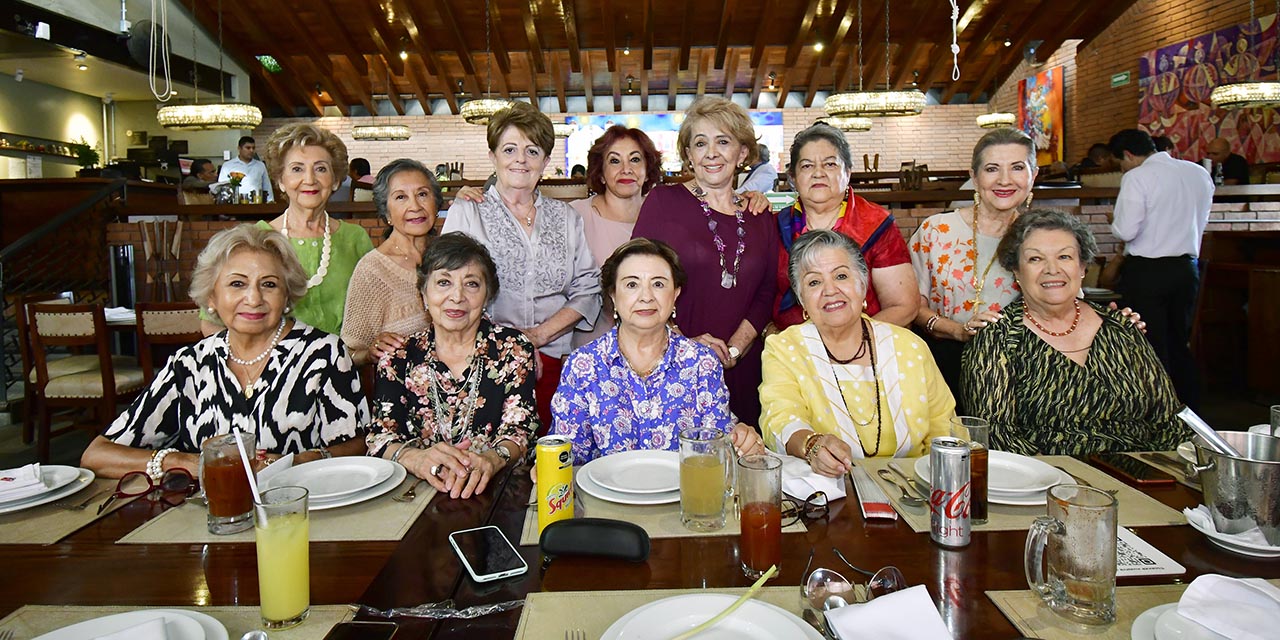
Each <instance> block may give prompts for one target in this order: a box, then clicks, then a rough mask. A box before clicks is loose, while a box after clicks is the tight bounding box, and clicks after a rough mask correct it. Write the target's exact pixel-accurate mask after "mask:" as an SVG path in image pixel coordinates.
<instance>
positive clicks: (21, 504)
mask: <svg viewBox="0 0 1280 640" xmlns="http://www.w3.org/2000/svg"><path fill="white" fill-rule="evenodd" d="M71 468H72V469H75V467H71ZM76 472H77V473H76V478H75V479H74V480H73V481H71V482H69V483H67V484H65V485H63V486H62V487H60V488H59V489H57V490H56V491H49V492H46V493H41V494H39V495H34V496H31V497H28V498H27V499H25V500H18V501H15V502H6V503H4V504H0V514H3V513H14V512H15V511H22V510H23V509H30V508H31V507H38V506H40V505H42V504H49V503H50V502H54V501H56V500H61V499H63V498H65V497H67V496H70V495H72V494H75V493H76V492H78V491H80V490H82V489H84V488H85V487H87V486H89V485H90V484H92V483H93V479H94V478H95V477H96V476H94V475H93V472H92V471H90V470H88V469H76Z"/></svg>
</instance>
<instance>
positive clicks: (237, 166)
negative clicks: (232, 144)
mask: <svg viewBox="0 0 1280 640" xmlns="http://www.w3.org/2000/svg"><path fill="white" fill-rule="evenodd" d="M237 146H238V147H239V151H238V152H237V153H238V154H239V155H238V157H235V158H232V159H230V160H228V161H226V162H224V163H223V164H222V169H221V170H220V171H218V182H225V181H227V180H230V179H231V172H232V171H238V172H240V173H243V174H244V179H243V180H241V181H240V193H249V192H250V191H257V192H258V193H262V194H265V195H266V199H265V200H264V201H265V202H274V201H275V199H276V197H275V193H274V192H272V190H271V179H270V178H268V177H267V165H265V164H262V161H261V160H259V159H257V158H255V157H254V151H256V150H257V148H258V145H257V143H256V142H254V140H253V138H252V137H251V136H244V137H242V138H240V143H239V144H238V145H237Z"/></svg>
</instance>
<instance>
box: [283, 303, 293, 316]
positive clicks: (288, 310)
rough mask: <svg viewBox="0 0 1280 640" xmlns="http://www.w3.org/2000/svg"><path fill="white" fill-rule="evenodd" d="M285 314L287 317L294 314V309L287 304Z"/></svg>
mask: <svg viewBox="0 0 1280 640" xmlns="http://www.w3.org/2000/svg"><path fill="white" fill-rule="evenodd" d="M284 313H285V315H288V314H290V313H293V307H291V306H289V305H287V304H286V305H285V306H284Z"/></svg>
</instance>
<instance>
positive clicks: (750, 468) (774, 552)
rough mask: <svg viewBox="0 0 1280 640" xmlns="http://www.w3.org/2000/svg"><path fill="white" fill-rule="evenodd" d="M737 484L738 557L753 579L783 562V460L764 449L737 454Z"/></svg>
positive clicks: (744, 570) (747, 573)
mask: <svg viewBox="0 0 1280 640" xmlns="http://www.w3.org/2000/svg"><path fill="white" fill-rule="evenodd" d="M737 486H738V506H739V509H740V512H739V516H738V518H739V524H740V525H741V534H740V535H739V537H738V548H739V553H738V557H739V559H740V561H741V563H742V573H743V574H745V575H746V576H747V577H748V578H751V579H753V580H754V579H756V578H759V577H760V576H762V575H764V572H766V571H768V570H769V567H771V566H774V565H779V564H781V563H782V460H781V459H779V458H778V457H777V456H771V455H769V454H767V453H764V454H751V455H745V456H742V457H741V458H738V479H737Z"/></svg>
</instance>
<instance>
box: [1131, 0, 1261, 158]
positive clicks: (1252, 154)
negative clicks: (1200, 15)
mask: <svg viewBox="0 0 1280 640" xmlns="http://www.w3.org/2000/svg"><path fill="white" fill-rule="evenodd" d="M1276 35H1277V31H1276V16H1274V15H1270V16H1262V17H1261V18H1259V19H1258V20H1256V21H1255V22H1253V23H1246V24H1239V25H1235V26H1232V27H1228V28H1225V29H1220V30H1218V31H1214V32H1213V33H1209V34H1205V35H1202V36H1197V37H1195V38H1191V39H1190V40H1186V41H1184V42H1179V43H1176V44H1171V45H1169V46H1166V47H1161V48H1159V49H1155V50H1153V51H1149V52H1147V53H1146V54H1144V55H1143V56H1142V57H1141V58H1139V59H1138V96H1139V100H1140V103H1139V107H1138V126H1140V127H1141V128H1142V129H1143V130H1145V131H1147V132H1148V133H1150V134H1151V135H1152V136H1169V139H1170V140H1172V141H1173V145H1174V148H1175V149H1176V150H1177V154H1178V157H1180V158H1183V159H1184V160H1193V161H1198V160H1200V159H1201V158H1204V157H1205V154H1206V147H1208V145H1209V143H1210V142H1212V141H1213V139H1214V138H1218V137H1222V138H1226V139H1227V141H1228V142H1229V143H1230V144H1231V149H1232V151H1234V152H1235V153H1238V154H1240V155H1242V156H1244V157H1245V159H1246V160H1248V161H1249V162H1250V163H1260V162H1277V161H1280V133H1277V131H1276V124H1277V112H1276V110H1275V109H1230V110H1228V109H1215V108H1213V104H1212V103H1211V102H1210V100H1209V94H1210V93H1211V92H1212V91H1213V88H1214V87H1216V86H1218V85H1219V84H1226V83H1230V82H1248V81H1257V80H1263V81H1266V80H1271V81H1274V80H1276Z"/></svg>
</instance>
